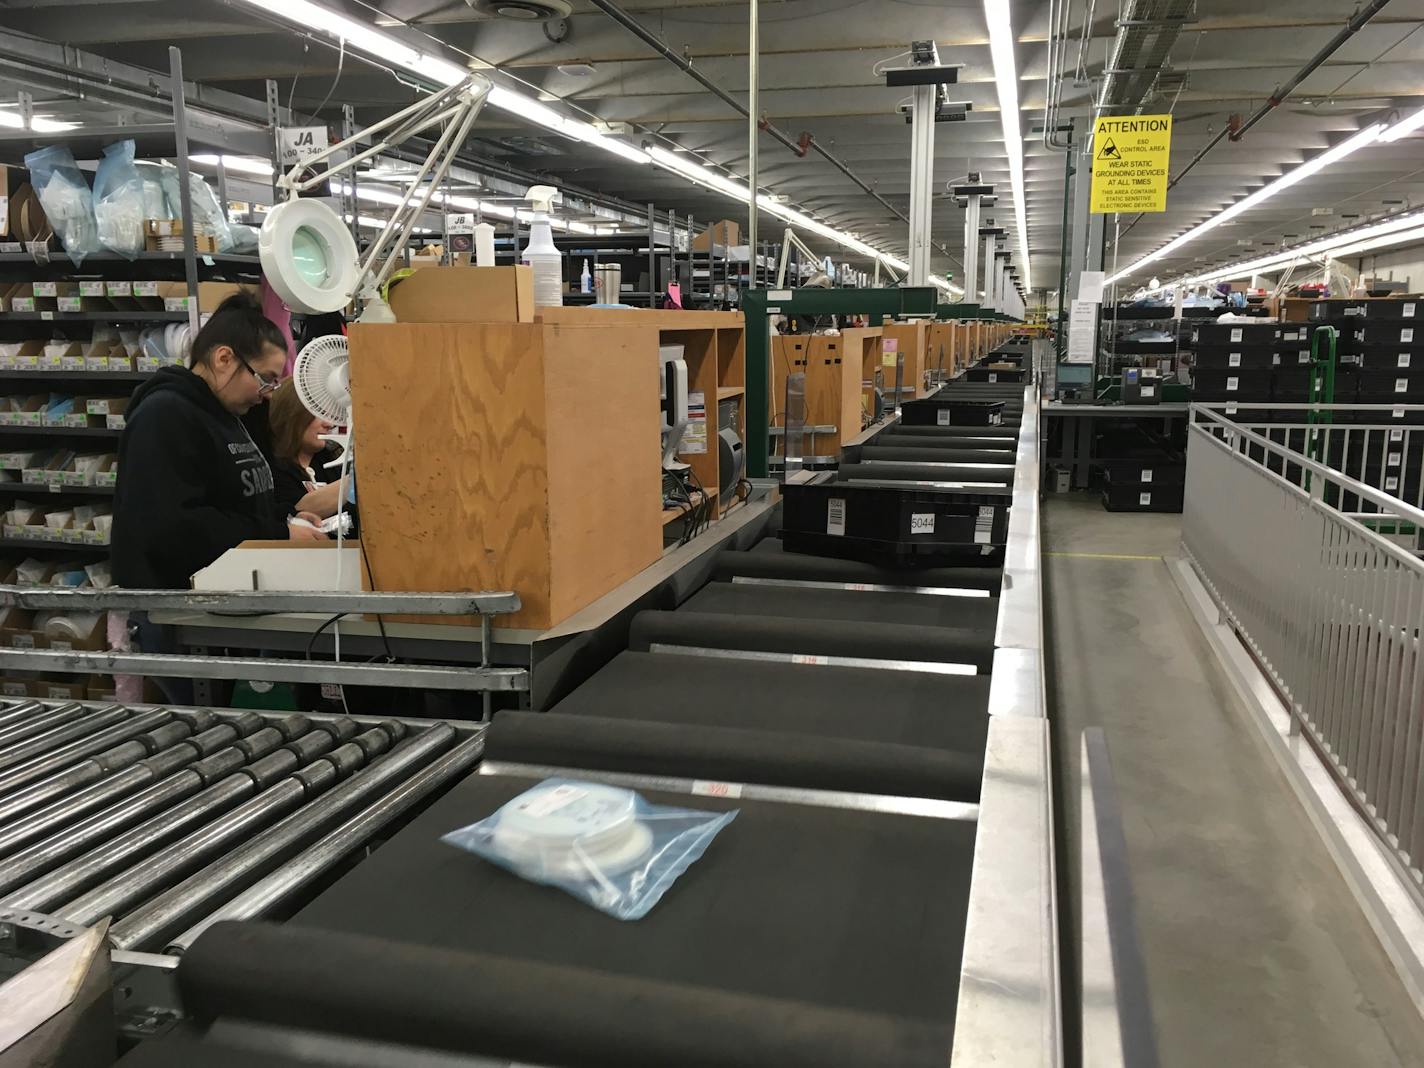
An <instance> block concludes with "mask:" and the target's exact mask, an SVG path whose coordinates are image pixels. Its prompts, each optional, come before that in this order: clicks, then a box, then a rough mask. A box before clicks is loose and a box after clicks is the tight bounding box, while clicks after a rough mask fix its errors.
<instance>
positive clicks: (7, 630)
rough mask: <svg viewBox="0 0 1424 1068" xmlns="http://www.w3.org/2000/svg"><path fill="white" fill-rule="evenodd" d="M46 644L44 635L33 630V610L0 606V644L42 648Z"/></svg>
mask: <svg viewBox="0 0 1424 1068" xmlns="http://www.w3.org/2000/svg"><path fill="white" fill-rule="evenodd" d="M12 577H13V573H12ZM47 644H48V643H47V642H46V641H45V636H44V635H43V634H40V633H38V632H37V631H36V630H35V614H34V613H33V612H31V611H29V610H27V609H24V608H15V607H13V606H11V607H8V608H0V645H4V646H7V647H8V648H11V649H43V648H45V647H46V645H47Z"/></svg>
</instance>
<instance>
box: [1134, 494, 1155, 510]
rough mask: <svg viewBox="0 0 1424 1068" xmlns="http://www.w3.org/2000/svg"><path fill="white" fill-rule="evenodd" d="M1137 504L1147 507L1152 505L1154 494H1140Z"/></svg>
mask: <svg viewBox="0 0 1424 1068" xmlns="http://www.w3.org/2000/svg"><path fill="white" fill-rule="evenodd" d="M1137 503H1138V505H1139V506H1142V507H1146V506H1147V505H1149V504H1151V503H1152V494H1150V493H1139V494H1138V495H1137Z"/></svg>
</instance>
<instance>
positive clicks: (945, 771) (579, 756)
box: [486, 652, 989, 801]
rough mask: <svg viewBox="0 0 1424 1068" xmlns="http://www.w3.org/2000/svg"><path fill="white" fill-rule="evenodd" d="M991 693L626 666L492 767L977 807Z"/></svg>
mask: <svg viewBox="0 0 1424 1068" xmlns="http://www.w3.org/2000/svg"><path fill="white" fill-rule="evenodd" d="M988 696H989V686H988V679H987V678H985V677H983V676H944V675H932V674H928V673H921V672H902V671H896V672H885V671H880V670H872V669H866V668H846V667H833V666H812V665H805V664H791V663H768V662H761V661H746V660H722V659H715V658H707V657H697V656H680V655H671V654H650V653H633V652H626V653H622V654H620V655H619V656H618V657H617V658H615V659H614V661H613V662H612V663H611V664H609V665H608V666H607V667H605V668H604V669H603V670H602V671H600V672H599V673H598V674H597V675H595V676H594V677H593V678H592V679H590V680H589V681H588V682H587V683H585V684H584V685H583V686H581V687H580V688H579V689H578V690H577V691H575V693H573V694H572V695H570V696H569V697H567V698H565V699H564V700H563V701H562V702H560V703H559V704H558V705H557V706H556V707H555V708H554V709H553V711H552V712H550V713H522V712H508V713H501V714H500V715H498V716H497V717H496V718H495V724H494V727H493V728H492V729H491V730H490V732H489V735H488V737H487V739H486V758H487V759H490V760H499V761H511V762H521V763H528V764H538V765H548V766H556V767H574V768H597V769H601V770H605V771H623V772H636V773H641V774H646V775H659V774H661V775H674V776H682V777H687V778H710V779H718V780H726V781H732V782H754V783H763V784H768V785H777V786H800V787H809V788H813V789H821V790H845V791H850V792H855V793H878V794H890V795H904V796H912V797H937V798H944V799H948V800H957V801H974V800H977V799H978V797H979V785H980V778H981V776H982V773H983V766H984V742H985V736H986V734H987V732H988V714H987V710H988Z"/></svg>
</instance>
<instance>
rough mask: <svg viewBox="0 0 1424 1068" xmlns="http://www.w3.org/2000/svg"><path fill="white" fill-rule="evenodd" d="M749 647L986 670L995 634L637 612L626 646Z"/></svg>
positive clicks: (791, 618) (793, 618) (639, 648)
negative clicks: (963, 666) (962, 666)
mask: <svg viewBox="0 0 1424 1068" xmlns="http://www.w3.org/2000/svg"><path fill="white" fill-rule="evenodd" d="M663 645H666V646H680V647H683V648H705V649H725V650H737V649H740V650H751V651H756V652H767V653H780V654H786V655H806V656H834V657H850V658H863V659H871V660H884V661H889V662H891V663H901V662H906V663H915V664H950V665H965V666H966V667H967V668H973V669H974V671H975V672H980V673H982V672H987V671H988V670H989V669H990V667H992V665H993V660H994V635H993V631H992V629H986V628H984V627H939V628H934V627H924V626H916V625H913V624H908V623H846V622H845V621H842V620H823V619H806V618H803V617H796V616H751V617H742V616H729V615H726V614H724V613H720V612H690V611H687V610H683V611H679V612H639V613H638V614H637V615H636V616H634V617H633V623H632V627H631V628H630V632H629V636H628V647H629V648H630V649H635V650H637V651H639V652H648V651H649V650H650V649H651V648H652V647H653V646H663Z"/></svg>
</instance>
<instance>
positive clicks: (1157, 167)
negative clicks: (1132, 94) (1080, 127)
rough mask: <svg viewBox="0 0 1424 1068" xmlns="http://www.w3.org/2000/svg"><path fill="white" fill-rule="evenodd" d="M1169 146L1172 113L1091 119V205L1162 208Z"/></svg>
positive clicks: (1099, 209) (1105, 209) (1100, 209)
mask: <svg viewBox="0 0 1424 1068" xmlns="http://www.w3.org/2000/svg"><path fill="white" fill-rule="evenodd" d="M1171 151H1172V116H1171V115H1121V116H1105V117H1104V118H1101V119H1098V120H1097V121H1096V122H1095V123H1094V124H1093V196H1092V211H1093V212H1094V213H1095V214H1106V213H1110V212H1128V211H1130V212H1139V211H1166V210H1167V161H1168V158H1169V156H1170V155H1171Z"/></svg>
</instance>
